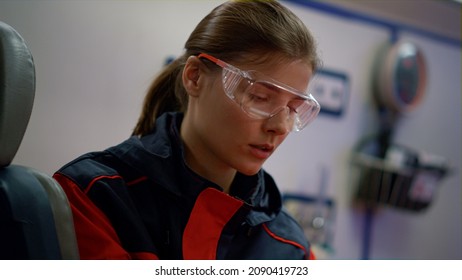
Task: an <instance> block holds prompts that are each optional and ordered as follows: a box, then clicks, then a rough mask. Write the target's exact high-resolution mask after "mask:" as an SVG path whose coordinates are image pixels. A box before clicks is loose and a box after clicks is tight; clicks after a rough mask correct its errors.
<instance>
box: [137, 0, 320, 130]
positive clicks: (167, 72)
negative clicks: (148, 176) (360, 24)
mask: <svg viewBox="0 0 462 280" xmlns="http://www.w3.org/2000/svg"><path fill="white" fill-rule="evenodd" d="M202 52H203V53H207V54H210V55H213V56H215V57H218V58H219V59H221V60H224V61H228V62H233V61H234V62H236V61H240V60H241V61H242V60H244V59H245V58H247V59H248V58H249V56H251V55H252V54H253V55H257V54H258V55H259V57H262V58H264V57H270V56H269V55H271V54H277V55H278V57H281V58H283V59H286V60H291V59H294V60H295V59H302V60H304V61H306V62H307V63H308V64H309V65H311V67H312V68H313V71H314V70H316V68H317V67H318V66H319V59H318V57H317V53H316V46H315V42H314V39H313V37H312V35H311V34H310V32H309V31H308V29H307V28H306V26H305V25H304V24H303V22H302V21H301V20H300V19H299V18H298V17H297V16H296V15H295V14H293V13H292V12H291V11H290V10H289V9H287V8H286V7H284V6H282V5H281V4H280V3H278V2H277V1H272V0H258V1H248V0H247V1H246V0H237V1H229V2H226V3H224V4H222V5H220V6H218V7H216V8H215V9H214V10H212V11H211V12H210V13H209V14H208V15H207V16H206V17H205V18H204V19H202V21H201V22H199V24H198V25H197V26H196V28H195V29H194V31H193V32H192V33H191V35H190V36H189V38H188V40H187V41H186V44H185V53H184V54H183V55H182V56H180V57H178V58H177V59H176V60H174V61H173V62H172V63H171V64H169V65H167V66H166V67H165V69H163V71H162V72H161V73H160V74H159V76H157V78H156V79H155V80H154V81H153V83H152V84H151V86H150V88H149V90H148V92H147V95H146V97H145V99H144V103H143V109H142V112H141V115H140V118H139V120H138V123H137V124H136V127H135V129H134V131H133V134H134V135H138V136H143V135H146V134H148V133H150V132H151V131H152V130H153V129H154V126H155V120H156V118H157V117H159V116H160V115H161V114H163V113H164V112H168V111H182V112H185V111H186V107H187V103H188V97H187V94H186V91H185V89H184V87H183V84H182V80H181V74H182V71H183V67H184V64H185V62H186V59H187V58H188V57H189V56H191V55H198V54H199V53H202Z"/></svg>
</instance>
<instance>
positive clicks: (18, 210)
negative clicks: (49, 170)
mask: <svg viewBox="0 0 462 280" xmlns="http://www.w3.org/2000/svg"><path fill="white" fill-rule="evenodd" d="M34 96H35V66H34V61H33V58H32V55H31V53H30V51H29V49H28V47H27V45H26V44H25V42H24V40H23V38H22V37H21V36H20V35H19V34H18V32H16V31H15V30H14V29H13V28H12V27H11V26H9V25H7V24H6V23H3V22H1V21H0V259H19V260H21V259H52V260H53V259H78V258H79V253H78V248H77V241H76V237H75V231H74V224H73V220H72V213H71V210H70V207H69V203H68V201H67V197H66V195H65V194H64V191H63V190H62V189H61V187H60V185H59V184H58V183H57V182H56V181H55V180H54V179H53V178H52V177H51V176H49V175H47V174H44V173H42V172H40V171H38V170H36V169H33V168H30V167H26V166H20V165H13V164H11V163H12V161H13V159H14V156H15V155H16V152H17V150H18V148H19V146H20V144H21V141H22V139H23V136H24V133H25V131H26V128H27V124H28V122H29V118H30V115H31V112H32V106H33V102H34Z"/></svg>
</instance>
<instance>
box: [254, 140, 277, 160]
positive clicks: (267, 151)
mask: <svg viewBox="0 0 462 280" xmlns="http://www.w3.org/2000/svg"><path fill="white" fill-rule="evenodd" d="M273 150H274V146H272V145H268V144H262V145H258V144H257V145H253V144H252V145H250V152H251V153H252V155H253V156H255V157H256V158H258V159H267V158H269V156H270V155H271V154H272V153H273Z"/></svg>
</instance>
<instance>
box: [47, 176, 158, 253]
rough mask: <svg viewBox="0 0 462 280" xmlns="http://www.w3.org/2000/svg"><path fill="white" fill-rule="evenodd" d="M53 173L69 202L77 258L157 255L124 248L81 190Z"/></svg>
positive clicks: (93, 181)
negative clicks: (128, 250) (76, 246)
mask: <svg viewBox="0 0 462 280" xmlns="http://www.w3.org/2000/svg"><path fill="white" fill-rule="evenodd" d="M53 177H54V178H55V179H56V180H57V181H58V182H59V184H60V185H61V187H62V188H63V190H64V192H65V193H66V195H67V198H68V200H69V202H70V204H71V210H72V215H73V219H74V228H75V232H76V237H77V245H78V247H79V253H80V258H81V259H107V260H116V259H158V257H157V256H156V255H155V254H153V253H149V252H127V251H126V250H125V249H124V248H123V247H122V245H121V243H120V240H119V237H118V236H117V233H116V231H115V230H114V228H113V227H112V225H111V222H110V221H109V219H108V218H107V216H106V215H105V214H104V213H103V212H102V211H101V210H100V209H99V208H98V207H97V206H96V205H95V204H94V203H93V202H92V201H91V200H90V199H89V198H88V197H87V196H86V195H85V193H84V192H82V191H81V189H80V188H79V187H78V186H77V185H76V184H75V183H74V182H73V181H72V180H70V179H68V178H67V177H65V176H64V175H61V174H59V173H57V174H55V175H54V176H53ZM106 177H107V176H102V177H98V178H99V179H103V178H106ZM110 179H114V178H110ZM95 182H96V180H92V182H91V183H90V184H89V187H91V185H93V184H94V183H95Z"/></svg>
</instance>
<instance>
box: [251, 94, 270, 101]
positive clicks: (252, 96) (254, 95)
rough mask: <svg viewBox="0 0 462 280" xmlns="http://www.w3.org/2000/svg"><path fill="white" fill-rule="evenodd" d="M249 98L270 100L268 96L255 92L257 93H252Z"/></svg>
mask: <svg viewBox="0 0 462 280" xmlns="http://www.w3.org/2000/svg"><path fill="white" fill-rule="evenodd" d="M249 98H250V100H252V101H254V102H266V101H268V97H267V96H265V95H261V94H255V93H251V94H250V95H249Z"/></svg>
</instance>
